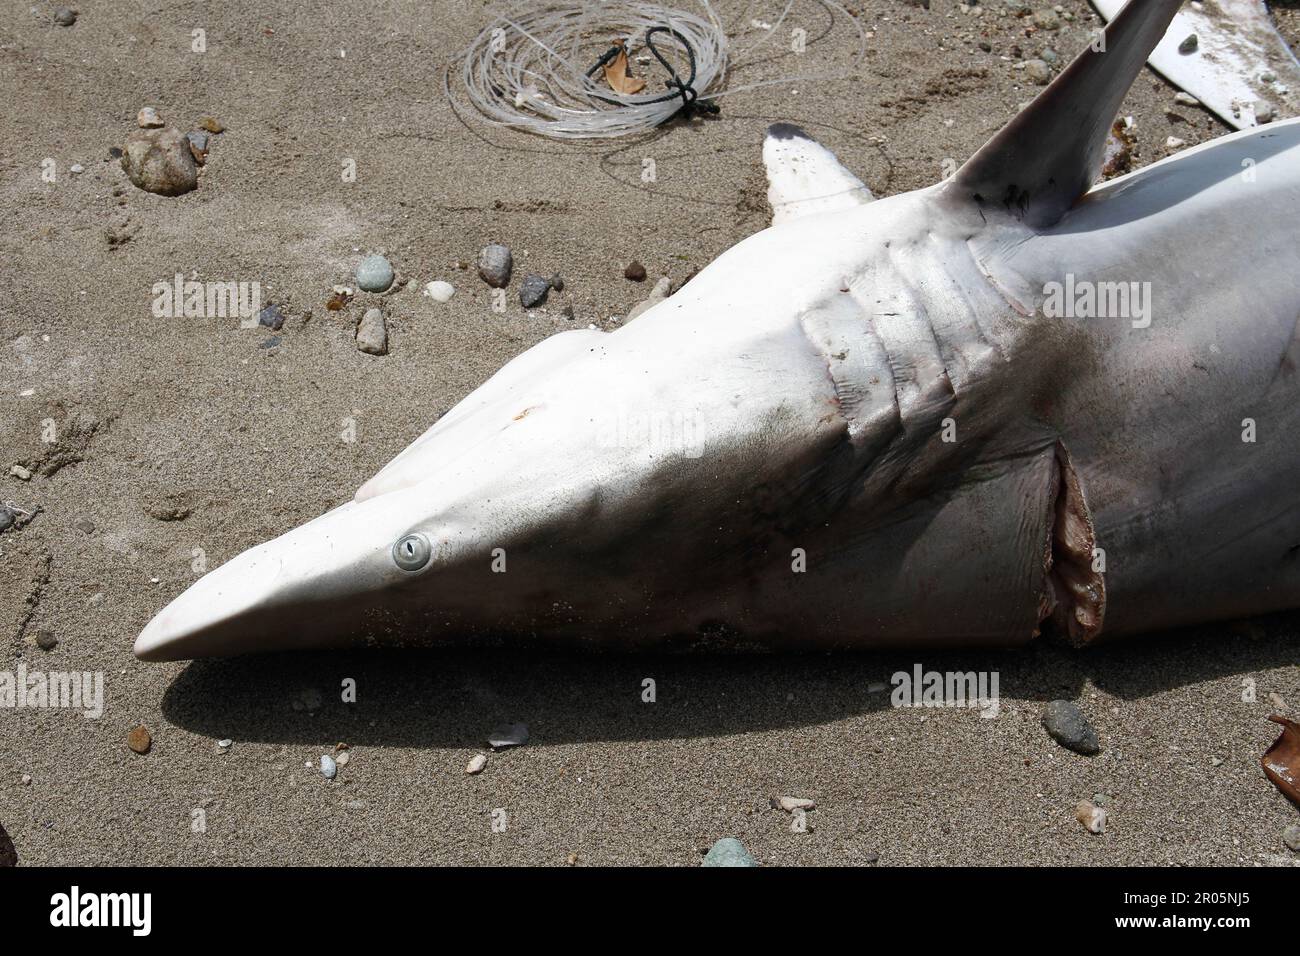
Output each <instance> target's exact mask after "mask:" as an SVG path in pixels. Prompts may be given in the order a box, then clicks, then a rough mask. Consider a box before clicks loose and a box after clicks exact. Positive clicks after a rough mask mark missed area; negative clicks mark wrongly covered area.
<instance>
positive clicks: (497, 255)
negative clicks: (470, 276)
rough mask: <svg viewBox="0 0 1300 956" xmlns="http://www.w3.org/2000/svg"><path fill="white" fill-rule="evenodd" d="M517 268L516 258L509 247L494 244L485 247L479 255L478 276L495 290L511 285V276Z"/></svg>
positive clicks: (497, 243)
mask: <svg viewBox="0 0 1300 956" xmlns="http://www.w3.org/2000/svg"><path fill="white" fill-rule="evenodd" d="M514 268H515V257H514V255H513V254H512V253H511V252H510V247H509V246H503V245H501V244H500V243H499V242H494V243H492V245H490V246H484V247H483V249H482V250H481V251H480V252H479V254H478V274H479V275H480V276H482V277H483V281H484V282H486V283H487V284H488V285H490V286H492V287H493V288H494V289H504V288H505V287H506V286H508V285H509V284H510V274H511V272H513V271H514Z"/></svg>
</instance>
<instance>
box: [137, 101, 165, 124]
mask: <svg viewBox="0 0 1300 956" xmlns="http://www.w3.org/2000/svg"><path fill="white" fill-rule="evenodd" d="M135 123H136V125H137V126H139V127H140V128H141V129H161V128H162V126H163V121H162V117H161V116H159V115H158V111H157V110H156V109H154V108H153V107H152V106H142V107H140V112H138V113H136V114H135Z"/></svg>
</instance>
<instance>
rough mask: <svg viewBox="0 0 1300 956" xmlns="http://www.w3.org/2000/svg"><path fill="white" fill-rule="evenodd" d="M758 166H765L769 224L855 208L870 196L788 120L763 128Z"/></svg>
mask: <svg viewBox="0 0 1300 956" xmlns="http://www.w3.org/2000/svg"><path fill="white" fill-rule="evenodd" d="M763 165H764V166H766V167H767V183H768V188H767V201H768V202H769V203H771V205H772V225H774V226H779V225H780V224H781V223H783V222H789V221H790V220H791V219H798V218H800V217H802V216H812V215H816V214H817V213H823V212H838V211H839V210H841V209H850V208H852V207H854V206H861V205H863V204H865V203H869V202H871V200H872V199H874V198H875V197H874V196H872V195H871V190H870V189H868V188H867V187H866V186H865V185H863V182H862V180H860V179H858V177H857V176H854V175H853V174H852V173H851V172H849V171H848V170H847V169H845V168H844V166H843V164H841V163H840V161H839V160H838V159H836V158H835V154H834V153H832V152H831V151H830V150H829V149H827V148H826V147H825V146H823V145H822V144H821V143H819V142H817V141H816V140H815V139H813V138H812V137H811V136H809V135H808V134H807V133H805V132H804V131H803V130H801V129H800V128H799V127H798V126H792V125H791V124H789V123H776V124H775V125H773V126H769V127H768V130H767V138H766V139H765V140H764V141H763Z"/></svg>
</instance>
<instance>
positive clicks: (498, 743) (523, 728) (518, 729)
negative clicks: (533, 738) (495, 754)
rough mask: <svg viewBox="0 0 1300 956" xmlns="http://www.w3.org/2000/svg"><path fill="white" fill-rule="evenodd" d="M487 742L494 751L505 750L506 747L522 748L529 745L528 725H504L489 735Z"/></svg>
mask: <svg viewBox="0 0 1300 956" xmlns="http://www.w3.org/2000/svg"><path fill="white" fill-rule="evenodd" d="M487 742H488V746H489V747H491V748H492V749H493V750H503V749H505V748H506V747H522V746H523V745H524V744H526V743H528V725H527V724H502V725H501V726H500V727H498V728H496V729H495V730H493V731H492V733H490V734H488V739H487Z"/></svg>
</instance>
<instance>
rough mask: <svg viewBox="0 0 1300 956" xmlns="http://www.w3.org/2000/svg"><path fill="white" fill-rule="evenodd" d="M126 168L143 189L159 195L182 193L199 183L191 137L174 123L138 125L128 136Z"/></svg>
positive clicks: (123, 159) (137, 185) (124, 156)
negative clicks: (176, 128)
mask: <svg viewBox="0 0 1300 956" xmlns="http://www.w3.org/2000/svg"><path fill="white" fill-rule="evenodd" d="M121 162H122V169H123V170H125V171H126V175H127V178H128V179H130V180H131V183H132V184H133V185H135V186H136V187H137V188H139V189H143V190H144V191H145V192H148V193H157V194H158V195H159V196H180V195H182V194H184V193H187V192H189V191H190V190H192V189H194V188H195V187H197V186H198V184H199V168H198V166H196V165H195V163H194V154H193V153H191V152H190V144H189V141H188V140H187V139H186V138H185V137H184V136H182V135H181V134H180V133H179V132H177V131H176V130H174V129H172V128H171V127H169V126H168V127H163V128H162V129H138V130H136V131H135V132H134V133H132V134H131V135H130V136H129V137H127V140H126V148H125V149H124V150H123V151H122V160H121Z"/></svg>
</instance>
